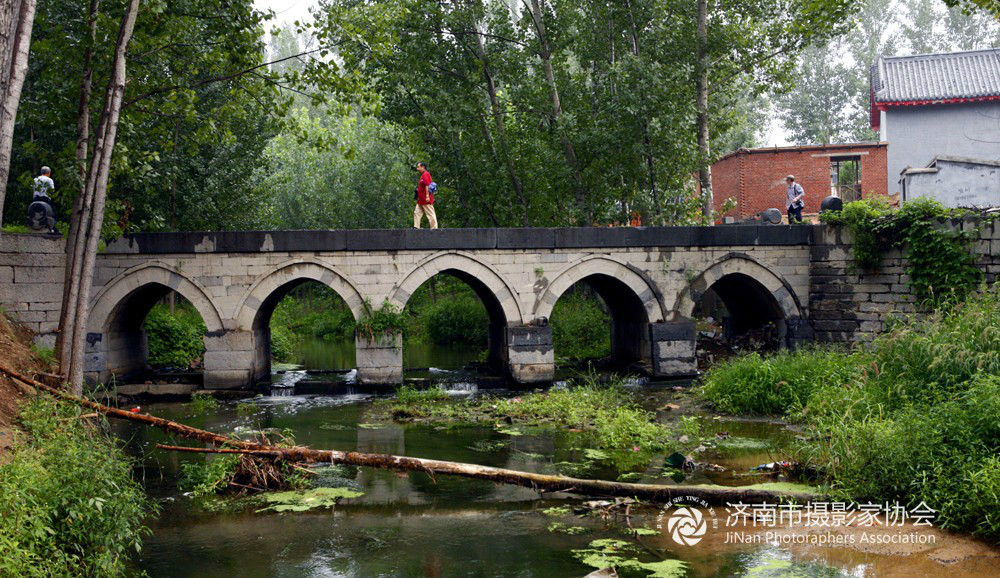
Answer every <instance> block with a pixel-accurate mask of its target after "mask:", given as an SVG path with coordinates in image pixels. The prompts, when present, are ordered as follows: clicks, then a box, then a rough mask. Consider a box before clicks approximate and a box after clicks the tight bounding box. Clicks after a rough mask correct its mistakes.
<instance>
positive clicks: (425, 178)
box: [413, 161, 438, 229]
mask: <svg viewBox="0 0 1000 578" xmlns="http://www.w3.org/2000/svg"><path fill="white" fill-rule="evenodd" d="M417 172H418V173H419V176H418V177H417V190H416V193H415V194H414V197H415V198H416V200H417V206H416V207H414V208H413V228H415V229H419V228H420V221H422V220H423V217H424V215H427V222H428V223H430V226H431V228H432V229H437V228H438V220H437V215H435V214H434V187H433V186H432V185H433V184H434V179H432V178H431V174H430V173H429V172H427V163H425V162H423V161H421V162H419V163H417Z"/></svg>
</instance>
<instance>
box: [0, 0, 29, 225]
mask: <svg viewBox="0 0 1000 578" xmlns="http://www.w3.org/2000/svg"><path fill="white" fill-rule="evenodd" d="M34 22H35V0H6V1H4V2H2V3H0V225H2V224H3V205H4V199H5V198H6V196H7V181H8V178H9V176H10V155H11V146H12V145H13V142H14V123H15V121H16V119H17V108H18V105H19V104H20V102H21V87H22V86H23V85H24V77H25V75H26V74H27V71H28V47H29V46H30V45H31V30H32V27H33V25H34Z"/></svg>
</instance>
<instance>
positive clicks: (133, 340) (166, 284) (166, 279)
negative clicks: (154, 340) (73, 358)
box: [85, 261, 223, 382]
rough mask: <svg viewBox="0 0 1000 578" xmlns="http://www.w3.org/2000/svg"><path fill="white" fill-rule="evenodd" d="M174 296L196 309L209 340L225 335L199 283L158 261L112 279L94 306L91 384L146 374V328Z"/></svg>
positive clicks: (89, 359) (88, 367)
mask: <svg viewBox="0 0 1000 578" xmlns="http://www.w3.org/2000/svg"><path fill="white" fill-rule="evenodd" d="M171 291H176V292H177V293H178V294H180V295H181V296H182V297H184V298H185V299H187V300H188V301H189V302H190V303H191V304H192V305H193V306H194V307H195V309H197V311H198V314H199V315H201V318H202V320H203V321H204V322H205V327H206V328H207V331H208V334H212V333H217V332H221V331H222V330H223V322H222V316H221V315H219V311H218V309H217V308H216V306H215V304H214V303H213V301H212V300H211V298H210V297H209V296H208V292H207V291H205V288H204V287H202V286H201V284H199V283H198V282H197V281H195V280H193V279H191V278H189V277H187V276H185V275H184V274H182V273H180V272H179V271H177V270H176V269H174V268H173V267H171V266H170V265H167V264H166V263H163V262H159V261H151V262H148V263H144V264H142V265H139V266H136V267H133V268H131V269H128V270H126V271H124V272H122V273H120V274H119V275H117V276H116V277H114V278H113V279H111V281H109V282H108V283H107V284H105V285H104V287H102V288H101V290H100V291H98V292H97V294H96V295H95V296H94V298H93V299H92V300H91V307H90V315H89V317H88V319H87V333H88V336H87V363H86V368H85V369H86V373H87V375H88V377H89V378H90V379H93V380H97V381H101V382H103V381H106V380H107V379H109V378H110V377H112V376H117V377H120V378H127V377H129V376H132V375H135V374H137V373H141V372H142V371H144V370H145V368H146V360H147V357H148V344H147V340H146V333H145V331H144V329H143V323H144V322H145V320H146V316H147V315H148V314H149V312H150V310H151V309H152V308H153V306H154V305H156V303H158V302H159V301H160V300H161V299H163V297H165V296H166V295H168V294H169V293H170V292H171Z"/></svg>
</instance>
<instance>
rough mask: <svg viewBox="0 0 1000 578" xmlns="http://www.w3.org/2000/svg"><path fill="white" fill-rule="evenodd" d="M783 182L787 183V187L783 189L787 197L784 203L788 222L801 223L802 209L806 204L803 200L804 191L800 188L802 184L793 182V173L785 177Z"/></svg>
mask: <svg viewBox="0 0 1000 578" xmlns="http://www.w3.org/2000/svg"><path fill="white" fill-rule="evenodd" d="M785 184H786V185H788V189H787V190H786V191H785V196H786V197H787V199H788V201H787V203H786V205H785V208H786V209H787V210H788V224H789V225H790V224H792V223H801V222H802V209H803V208H805V206H806V203H805V201H804V199H805V197H806V192H805V191H804V190H802V185H800V184H798V183H796V182H795V175H788V176H787V177H785ZM792 219H794V221H793V220H792Z"/></svg>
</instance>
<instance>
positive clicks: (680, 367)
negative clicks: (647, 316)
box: [649, 319, 698, 377]
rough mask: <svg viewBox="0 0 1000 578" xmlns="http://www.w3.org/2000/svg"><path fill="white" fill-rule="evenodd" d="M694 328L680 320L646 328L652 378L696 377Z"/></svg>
mask: <svg viewBox="0 0 1000 578" xmlns="http://www.w3.org/2000/svg"><path fill="white" fill-rule="evenodd" d="M696 335H697V328H696V325H695V322H694V321H691V320H687V319H682V320H680V321H667V322H664V323H650V324H649V342H650V353H651V359H650V361H651V362H652V366H653V376H654V377H692V376H694V375H697V374H698V361H697V359H696V358H695V343H696V341H695V340H696Z"/></svg>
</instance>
